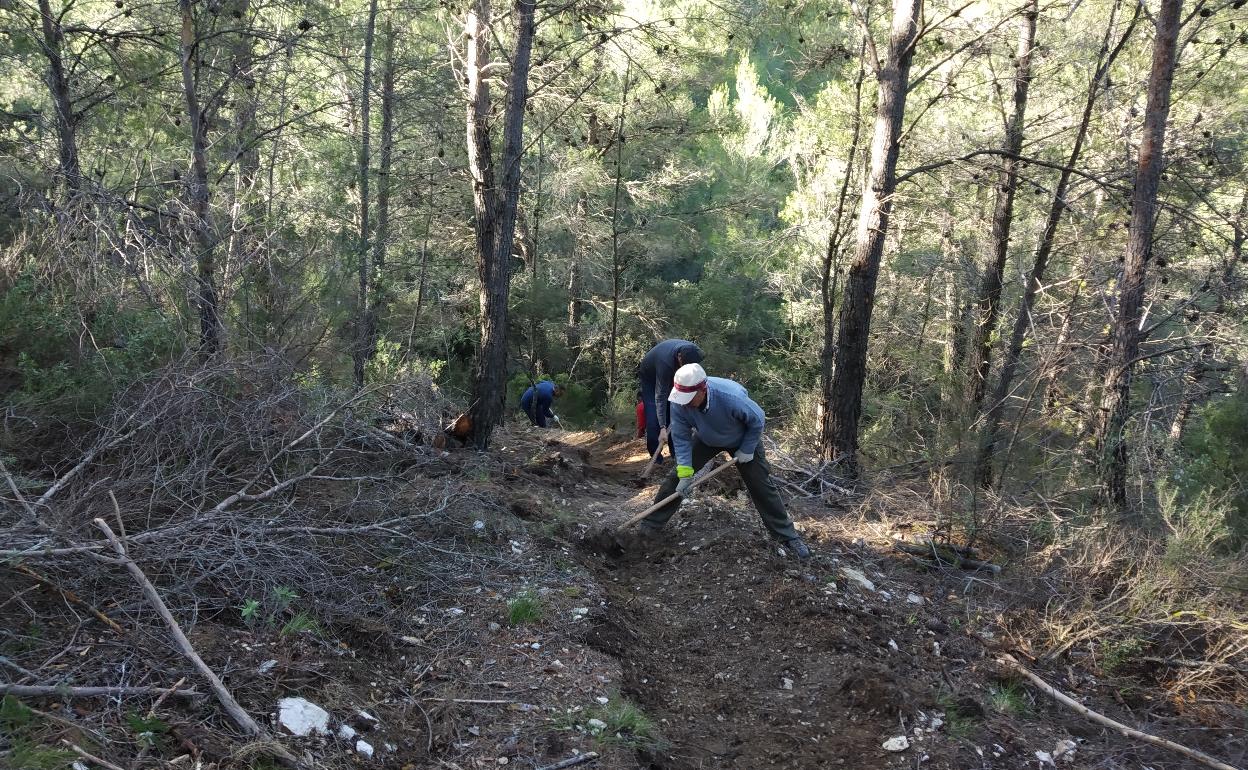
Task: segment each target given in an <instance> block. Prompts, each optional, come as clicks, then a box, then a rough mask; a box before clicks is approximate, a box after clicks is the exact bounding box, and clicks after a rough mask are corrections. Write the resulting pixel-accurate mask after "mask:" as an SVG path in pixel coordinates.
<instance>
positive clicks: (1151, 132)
mask: <svg viewBox="0 0 1248 770" xmlns="http://www.w3.org/2000/svg"><path fill="white" fill-rule="evenodd" d="M1182 7H1183V1H1182V0H1161V9H1160V11H1159V12H1158V14H1157V22H1156V24H1157V32H1156V37H1155V38H1154V41H1153V64H1152V71H1151V72H1150V73H1149V76H1148V104H1147V106H1146V107H1145V112H1144V136H1143V138H1142V141H1141V142H1140V154H1139V161H1138V164H1137V166H1136V172H1135V188H1134V192H1133V194H1132V197H1131V229H1130V231H1129V233H1128V235H1127V250H1126V257H1125V261H1124V263H1123V268H1122V271H1123V272H1122V284H1121V286H1120V288H1119V292H1118V312H1117V315H1116V317H1115V319H1114V341H1113V347H1112V349H1111V352H1110V358H1109V370H1108V372H1107V373H1106V376H1105V389H1104V391H1103V395H1102V399H1101V412H1102V415H1103V417H1102V422H1101V424H1100V426H1099V427H1100V430H1098V432H1097V446H1098V448H1099V449H1100V469H1099V470H1100V478H1101V482H1102V483H1103V484H1104V485H1105V492H1106V495H1107V499H1108V502H1109V503H1110V504H1111V505H1113V506H1114V507H1115V508H1117V509H1118V510H1119V511H1122V512H1123V513H1127V512H1128V505H1127V461H1128V450H1127V437H1126V425H1127V417H1128V414H1129V411H1130V406H1131V375H1132V369H1133V368H1134V366H1135V358H1136V356H1138V355H1139V352H1140V337H1141V331H1140V311H1141V308H1142V307H1143V304H1144V277H1145V273H1146V271H1147V268H1148V260H1149V259H1151V258H1152V255H1153V227H1154V225H1155V224H1156V215H1157V187H1158V184H1159V182H1160V180H1161V169H1162V166H1163V165H1164V164H1165V158H1164V153H1163V150H1164V144H1165V138H1166V121H1167V119H1168V118H1169V115H1170V86H1171V83H1172V82H1173V81H1174V66H1175V62H1176V60H1177V58H1178V50H1177V49H1178V46H1177V41H1178V36H1179V25H1180V19H1179V16H1180V13H1181V11H1182ZM1134 516H1135V517H1136V518H1137V520H1138V516H1139V512H1138V511H1136V512H1134Z"/></svg>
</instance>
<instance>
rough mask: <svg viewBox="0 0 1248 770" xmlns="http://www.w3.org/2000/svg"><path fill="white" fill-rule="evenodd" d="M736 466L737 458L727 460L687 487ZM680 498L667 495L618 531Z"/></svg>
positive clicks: (699, 484) (702, 482) (696, 486)
mask: <svg viewBox="0 0 1248 770" xmlns="http://www.w3.org/2000/svg"><path fill="white" fill-rule="evenodd" d="M736 464H737V458H735V457H733V458H731V459H730V460H728V462H726V463H724V464H723V465H721V466H719V467H718V468H714V469H712V470H711V471H710V472H709V473H707V474H706V475H705V476H703V477H702V478H700V479H695V480H694V482H693V486H691V487H689V488H690V489H697V488H698V487H700V486H702V485H703V484H705V483H706V482H708V481H710V480H711V479H713V478H715V476H717V475H719V474H720V473H723V472H724V470H725V469H727V468H731V467H732V466H734V465H736ZM680 497H681V494H680V493H679V492H673V493H671V494H670V495H668V496H667V497H665V498H663V499H662V500H660V501H658V502H657V503H655V504H654V505H652V506H650V507H649V508H647V509H646V510H644V511H642V512H641V513H639V514H637V515H636V516H634V517H633V518H631V519H629V520H628V521H626V522H624V523H623V524H621V525H620V529H628V528H629V527H631V526H633V525H634V524H636V523H637V522H639V521H641V520H642V519H644V518H646V517H647V516H649V515H650V514H652V513H654V512H655V511H657V510H659V509H660V508H662V507H663V506H665V505H667V504H668V503H670V502H672V501H673V500H678V499H680Z"/></svg>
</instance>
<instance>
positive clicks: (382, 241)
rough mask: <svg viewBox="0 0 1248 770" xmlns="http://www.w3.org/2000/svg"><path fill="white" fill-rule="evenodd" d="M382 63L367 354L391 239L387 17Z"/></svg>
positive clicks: (382, 303)
mask: <svg viewBox="0 0 1248 770" xmlns="http://www.w3.org/2000/svg"><path fill="white" fill-rule="evenodd" d="M382 45H383V46H384V49H383V53H382V63H381V157H380V158H379V160H378V169H377V230H376V232H375V233H374V234H373V271H372V272H373V274H372V287H371V288H372V298H371V303H372V304H371V307H370V308H369V311H370V313H369V315H370V318H369V325H368V329H369V334H370V336H369V339H368V347H367V351H368V357H369V360H371V359H372V358H373V357H374V356H376V355H377V339H378V336H379V328H380V323H381V316H382V315H383V314H384V313H385V312H386V305H387V301H388V299H389V287H388V286H387V285H386V283H385V282H384V281H382V276H383V274H384V273H385V269H386V250H387V248H388V247H389V245H390V244H389V239H390V190H391V188H392V185H391V178H390V174H391V168H392V166H393V163H394V78H395V72H394V25H393V23H392V20H391V19H390V18H389V17H387V18H386V27H385V33H384V35H383V39H382Z"/></svg>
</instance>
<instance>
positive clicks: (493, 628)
mask: <svg viewBox="0 0 1248 770" xmlns="http://www.w3.org/2000/svg"><path fill="white" fill-rule="evenodd" d="M487 628H489V629H490V630H491V631H500V630H502V628H503V627H502V626H500V625H499V624H497V623H494V622H492V621H491V622H490V625H489V626H487Z"/></svg>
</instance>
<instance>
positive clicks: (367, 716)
mask: <svg viewBox="0 0 1248 770" xmlns="http://www.w3.org/2000/svg"><path fill="white" fill-rule="evenodd" d="M355 715H356V716H357V717H359V718H360V719H363V720H364V721H365V722H372V723H373V724H379V723H380V722H381V720H380V719H378V718H377V717H375V716H373V715H372V714H370V713H368V712H367V711H365V710H364V709H356V711H355Z"/></svg>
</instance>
